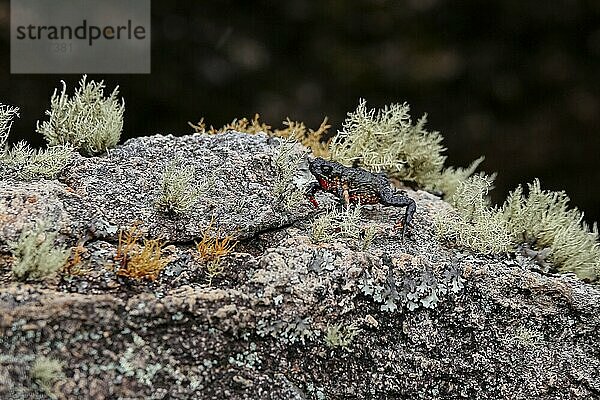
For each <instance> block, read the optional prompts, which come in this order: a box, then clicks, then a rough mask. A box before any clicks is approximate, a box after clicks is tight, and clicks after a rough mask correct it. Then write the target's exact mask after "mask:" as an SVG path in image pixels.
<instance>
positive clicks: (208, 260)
mask: <svg viewBox="0 0 600 400" xmlns="http://www.w3.org/2000/svg"><path fill="white" fill-rule="evenodd" d="M213 224H214V219H213V220H211V221H210V224H209V225H208V227H207V228H206V230H205V231H204V234H203V235H202V239H201V240H200V241H199V242H197V243H196V251H197V257H198V258H199V259H200V260H201V261H203V262H204V263H205V264H206V274H207V276H208V284H209V285H212V280H213V279H214V278H215V277H216V276H218V275H220V274H222V273H223V270H224V266H223V264H222V262H221V259H222V258H223V257H225V256H228V255H229V254H231V252H232V251H233V250H234V249H235V246H236V245H237V242H236V241H235V239H234V238H233V236H231V235H225V236H222V233H221V230H220V229H217V231H216V232H214V233H211V231H213Z"/></svg>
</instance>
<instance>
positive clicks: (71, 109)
mask: <svg viewBox="0 0 600 400" xmlns="http://www.w3.org/2000/svg"><path fill="white" fill-rule="evenodd" d="M86 78H87V77H86V75H84V76H83V78H82V79H81V81H80V82H79V88H77V89H76V91H75V95H74V96H73V97H69V96H68V95H67V93H66V91H67V86H66V84H65V82H64V81H62V84H63V88H62V91H61V92H60V94H59V93H58V90H55V91H54V94H53V95H52V98H51V100H50V110H48V111H46V115H47V116H48V117H49V120H48V121H44V122H42V123H41V124H40V121H38V123H37V132H38V133H41V134H43V135H44V138H45V139H46V141H47V142H48V144H49V145H51V146H55V145H62V144H71V145H72V146H74V147H75V148H76V149H77V150H79V151H80V152H81V153H82V154H85V155H96V154H101V153H104V152H105V151H106V150H108V149H110V148H112V147H114V146H115V145H116V144H117V143H118V142H119V138H120V137H121V131H122V130H123V112H124V110H125V101H124V100H123V99H121V100H120V101H119V100H118V99H117V96H118V94H119V91H118V86H117V87H116V88H115V89H114V90H113V91H112V93H111V94H110V96H108V97H105V96H104V88H105V85H104V82H103V81H101V82H94V81H89V82H86Z"/></svg>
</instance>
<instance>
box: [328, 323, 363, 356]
mask: <svg viewBox="0 0 600 400" xmlns="http://www.w3.org/2000/svg"><path fill="white" fill-rule="evenodd" d="M361 331H362V330H361V329H360V328H359V327H358V326H357V325H356V323H354V322H353V323H351V324H349V325H342V324H334V325H330V326H328V327H327V331H326V333H325V338H324V341H325V344H326V345H327V347H330V348H332V349H335V348H338V347H339V348H342V349H347V348H348V346H350V344H351V343H352V341H353V340H354V338H355V337H356V336H357V335H358V334H359V333H360V332H361Z"/></svg>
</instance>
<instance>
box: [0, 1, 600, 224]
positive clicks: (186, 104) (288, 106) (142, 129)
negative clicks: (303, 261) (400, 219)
mask: <svg viewBox="0 0 600 400" xmlns="http://www.w3.org/2000/svg"><path fill="white" fill-rule="evenodd" d="M152 15H153V19H152V74H150V75H105V76H98V75H92V76H90V77H91V78H93V79H95V80H101V79H104V80H105V81H106V83H107V84H108V86H109V88H110V89H111V90H112V87H114V85H117V84H118V85H120V90H121V94H122V95H123V97H124V98H125V101H126V111H125V128H124V138H127V137H132V136H139V135H150V134H154V133H174V134H184V133H188V132H190V130H191V129H190V128H189V127H188V125H187V121H197V120H198V119H199V118H200V117H202V116H204V117H205V119H206V121H207V122H208V123H209V124H213V125H215V126H221V125H223V124H224V123H226V122H229V121H230V120H231V119H233V118H234V117H241V116H252V115H253V114H254V113H255V112H259V113H260V114H261V116H262V119H263V120H264V121H266V122H269V123H270V124H272V125H276V126H279V125H280V121H281V120H283V119H284V118H286V117H288V116H289V117H290V118H292V119H295V120H300V121H304V122H306V123H307V125H308V126H311V127H315V128H316V127H317V126H318V125H319V123H320V122H321V120H322V118H323V117H324V116H328V117H329V120H330V123H331V125H332V130H333V131H334V132H335V131H336V130H337V129H339V128H340V126H341V123H342V121H343V120H344V117H345V115H346V113H347V112H348V111H352V110H354V109H355V108H356V105H357V103H358V99H359V98H360V97H364V98H365V99H367V101H368V105H369V106H371V107H381V106H383V105H385V104H389V103H392V102H404V101H407V102H408V103H409V104H410V105H411V106H412V116H413V117H414V118H415V119H416V118H417V117H419V116H421V115H422V114H423V113H424V112H427V113H428V115H429V124H428V127H429V129H431V130H438V131H440V132H442V134H443V135H444V137H445V138H446V139H445V145H446V146H447V147H448V151H447V154H448V164H449V165H458V166H460V165H467V164H468V163H469V162H470V161H472V160H473V159H475V158H477V157H478V156H480V155H485V156H486V161H485V162H484V164H483V165H482V169H484V170H486V171H488V172H493V171H496V172H498V178H497V181H496V187H497V189H496V190H495V191H494V200H496V201H499V202H500V201H502V200H503V199H504V197H505V196H506V194H507V192H508V191H509V190H511V189H513V188H514V187H515V186H516V185H517V184H519V183H526V182H530V181H532V179H533V178H534V177H539V178H540V179H541V181H542V186H543V187H544V188H547V189H552V190H563V189H564V190H566V191H567V193H568V194H569V195H570V197H571V199H572V204H573V205H576V206H578V207H579V208H580V209H582V210H584V211H585V213H586V219H587V220H588V221H590V222H591V221H594V220H599V219H600V188H599V186H600V172H599V169H598V154H599V151H600V138H599V133H600V131H599V129H598V128H599V126H600V116H599V114H600V1H597V0H589V1H574V0H552V1H547V2H546V1H542V2H539V1H527V0H502V1H443V0H411V1H401V0H396V1H392V0H388V1H385V0H378V1H376V0H372V1H351V0H320V1H309V0H286V1H257V2H251V1H158V0H155V1H153V3H152ZM9 16H10V14H9V4H8V1H2V2H0V28H1V31H0V51H1V54H2V55H3V57H2V58H0V101H1V102H3V103H7V104H12V105H17V106H19V107H21V117H22V118H21V119H20V120H19V121H18V122H17V123H15V125H14V127H13V133H12V138H11V141H17V140H19V139H23V138H26V139H27V140H29V141H30V142H32V143H34V144H36V145H42V140H41V138H39V137H38V135H37V134H35V121H36V120H37V119H42V118H43V115H44V110H46V109H47V108H48V106H49V98H50V95H51V94H52V92H53V90H54V88H56V87H59V82H60V80H61V79H64V80H65V81H66V82H67V85H68V88H69V90H70V91H72V90H73V87H74V86H75V85H76V83H77V81H78V80H79V79H80V76H79V75H77V76H75V75H64V76H60V75H11V74H10V60H9V54H10V53H9V19H10V18H9Z"/></svg>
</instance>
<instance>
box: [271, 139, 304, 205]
mask: <svg viewBox="0 0 600 400" xmlns="http://www.w3.org/2000/svg"><path fill="white" fill-rule="evenodd" d="M297 144H298V142H297V141H296V140H294V139H282V140H281V143H280V144H279V146H278V147H277V150H276V152H275V154H274V156H273V163H274V164H275V166H276V168H277V175H276V178H275V182H274V183H273V195H274V196H275V197H277V198H278V199H279V200H280V201H281V204H283V206H284V208H285V209H286V210H293V209H296V208H297V207H298V205H299V204H300V203H302V201H303V200H304V198H305V196H304V192H303V190H302V188H298V187H297V186H296V185H295V184H294V182H293V179H294V176H295V175H296V173H297V172H298V167H299V165H300V162H301V161H302V158H303V157H304V156H305V153H304V152H301V151H298V149H297Z"/></svg>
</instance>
